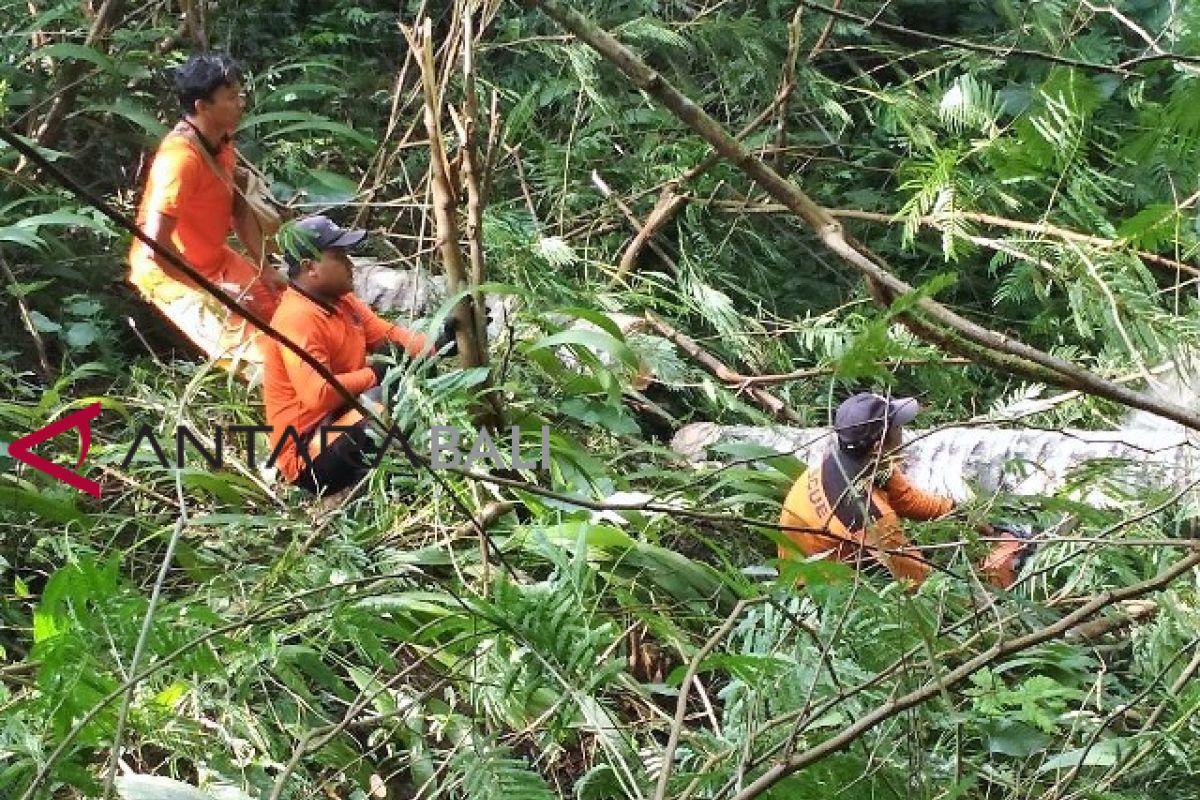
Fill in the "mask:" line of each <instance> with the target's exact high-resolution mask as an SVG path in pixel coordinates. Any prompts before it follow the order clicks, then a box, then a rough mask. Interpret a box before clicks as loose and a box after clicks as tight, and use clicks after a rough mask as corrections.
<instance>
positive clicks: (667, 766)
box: [654, 598, 763, 800]
mask: <svg viewBox="0 0 1200 800" xmlns="http://www.w3.org/2000/svg"><path fill="white" fill-rule="evenodd" d="M762 600H763V598H754V599H750V600H738V601H737V605H735V606H734V607H733V611H731V612H729V616H728V617H726V618H725V622H724V623H722V625H721V627H720V628H717V632H716V633H714V634H713V635H712V636H710V637H708V641H706V642H705V643H704V646H703V647H701V648H700V649H699V650H697V651H696V654H695V655H694V656H692V660H691V662H690V663H689V664H688V668H687V674H686V675H684V677H683V683H682V684H680V686H679V699H678V700H677V701H676V702H675V720H674V722H672V724H671V734H670V736H669V737H668V738H667V747H666V749H665V750H663V755H662V769H661V770H660V771H659V773H658V785H657V787H656V788H655V790H654V800H665V798H666V796H667V781H668V780H670V778H671V762H672V761H673V760H674V758H675V748H676V746H678V744H679V734H680V731H682V730H683V720H684V717H686V716H687V698H688V690H689V689H690V688H691V686H692V680H693V679H694V678H695V677H696V672H697V671H698V670H699V669H700V662H702V661H704V659H705V658H706V657H707V656H708V654H709V653H711V652H712V649H713V648H714V647H716V646H717V645H718V644H719V643H720V641H721V640H722V639H724V638H725V637H726V636H727V635H728V634H729V632H730V631H731V630H733V626H734V623H736V622H737V620H738V617H740V616H741V615H742V612H743V611H744V610H746V608H747V607H748V606H751V605H755V604H757V603H760V602H762Z"/></svg>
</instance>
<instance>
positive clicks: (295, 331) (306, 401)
mask: <svg viewBox="0 0 1200 800" xmlns="http://www.w3.org/2000/svg"><path fill="white" fill-rule="evenodd" d="M271 326H272V327H274V328H275V329H276V330H278V331H279V332H280V333H282V334H283V335H285V336H287V337H288V338H289V339H291V340H292V341H293V342H295V343H296V344H298V345H300V347H302V348H303V349H304V350H305V351H306V352H307V353H308V354H309V355H311V356H312V357H313V358H315V359H316V360H317V361H318V362H320V363H321V364H323V365H325V367H327V368H328V369H329V371H330V372H332V373H333V374H334V376H335V377H337V379H338V382H339V383H341V384H342V385H343V386H345V387H346V388H347V389H349V390H350V391H351V392H352V393H354V394H359V393H361V392H364V391H366V390H367V389H369V388H371V387H372V386H374V385H375V373H374V372H373V371H372V370H371V368H370V367H369V366H367V353H368V351H369V349H371V348H374V347H376V346H377V345H379V344H381V343H382V342H384V341H393V342H396V343H397V344H399V345H401V346H402V347H404V349H405V350H407V351H408V353H409V354H410V355H412V356H421V355H427V354H428V353H429V351H430V346H429V342H428V340H427V338H426V337H425V336H423V335H422V334H420V333H416V332H414V331H410V330H408V329H406V328H402V327H400V326H398V325H395V324H393V323H391V322H388V321H387V320H385V319H381V318H380V317H378V316H376V314H375V312H373V311H372V310H371V309H370V307H368V306H367V304H366V303H364V302H363V301H362V300H360V299H359V298H357V297H355V296H354V295H353V294H345V295H342V297H340V298H339V299H338V301H337V303H334V304H329V303H325V302H323V301H321V300H319V299H317V298H315V297H312V296H310V295H308V294H305V293H303V292H301V291H300V290H298V289H297V288H296V287H295V286H292V287H290V288H288V289H287V290H286V291H284V293H283V298H282V299H281V300H280V303H279V309H278V310H277V311H276V312H275V316H274V317H272V319H271ZM262 347H263V367H264V372H263V399H264V401H265V403H266V407H267V424H268V425H270V426H271V429H272V430H271V449H272V451H274V450H275V448H276V447H279V446H280V445H279V442H280V439H282V438H284V436H285V433H286V431H287V429H288V427H289V426H291V428H292V429H293V430H294V431H295V432H296V434H297V436H304V435H305V434H306V433H308V432H309V431H312V430H313V429H315V428H316V427H318V426H319V425H320V424H322V421H323V420H325V419H326V417H327V416H328V415H329V414H330V413H331V412H333V411H335V410H337V409H338V408H339V407H340V406H342V405H343V403H344V401H343V400H342V397H341V395H339V394H338V393H337V391H336V390H335V389H334V387H333V385H332V384H330V383H329V382H327V381H326V380H325V379H324V378H323V377H321V375H320V374H319V373H318V372H317V371H316V370H315V369H313V368H312V367H311V366H309V365H308V364H306V363H305V362H304V361H303V360H301V359H300V357H299V356H297V355H296V354H295V353H293V352H292V351H291V350H288V349H287V348H285V347H283V346H282V345H280V344H279V343H278V342H276V341H275V340H273V339H271V340H267V341H266V342H265V343H264V344H263V345H262ZM276 463H277V464H278V466H279V471H280V472H282V473H283V474H284V475H285V476H286V477H287V478H288V480H291V481H294V480H296V478H297V477H298V476H299V475H300V471H301V469H303V467H304V459H303V458H302V457H301V456H300V454H299V453H298V452H297V450H296V443H295V440H294V439H293V438H292V437H290V436H289V437H287V439H286V441H285V442H284V443H283V445H282V448H281V449H280V451H279V455H278V458H277V459H276Z"/></svg>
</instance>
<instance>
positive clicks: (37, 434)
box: [8, 403, 100, 498]
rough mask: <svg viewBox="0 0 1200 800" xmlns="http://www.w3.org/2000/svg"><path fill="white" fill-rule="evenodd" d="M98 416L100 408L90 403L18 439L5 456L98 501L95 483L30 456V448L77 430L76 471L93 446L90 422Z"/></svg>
mask: <svg viewBox="0 0 1200 800" xmlns="http://www.w3.org/2000/svg"><path fill="white" fill-rule="evenodd" d="M98 416H100V404H99V403H92V404H91V405H90V406H86V407H85V408H81V409H79V410H78V411H76V412H74V413H71V414H68V415H67V416H65V417H63V418H62V419H60V420H58V421H57V422H52V423H50V424H49V425H47V426H45V427H44V428H38V429H37V430H36V431H33V432H32V433H28V434H26V435H24V436H22V437H21V438H20V439H17V440H16V441H14V442H13V443H12V444H10V445H9V446H8V454H9V455H10V456H12V457H13V458H15V459H16V460H17V461H21V462H24V463H26V464H28V465H29V466H31V467H33V468H34V469H36V470H38V471H40V472H44V473H46V474H47V475H49V476H50V477H51V478H57V479H58V480H60V481H62V482H63V483H65V484H67V485H68V486H73V487H75V488H76V489H78V490H79V491H81V492H87V493H88V494H90V495H91V496H92V497H95V498H99V497H100V484H98V483H96V482H95V481H89V480H88V479H87V478H85V477H83V476H82V475H79V474H78V473H75V472H71V470H69V469H65V468H63V467H60V466H59V465H58V464H55V463H53V462H51V461H47V460H46V459H44V458H42V457H41V456H38V455H34V454H33V453H31V452H29V448H31V447H34V446H36V445H39V444H41V443H42V442H44V441H46V440H47V439H53V438H54V437H55V436H58V435H59V434H60V433H62V432H63V431H69V430H71V429H72V428H76V429H78V430H79V441H80V444H81V447H80V448H79V460H78V461H76V462H75V469H79V466H80V465H81V464H83V459H84V457H85V456H87V452H88V448H89V447H91V445H92V426H91V424H90V422H91V420H93V419H95V418H96V417H98Z"/></svg>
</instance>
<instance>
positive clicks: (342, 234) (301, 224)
mask: <svg viewBox="0 0 1200 800" xmlns="http://www.w3.org/2000/svg"><path fill="white" fill-rule="evenodd" d="M365 238H367V232H366V231H364V230H357V229H351V228H342V227H339V226H338V225H336V224H334V222H333V220H331V219H330V218H329V217H327V216H325V215H323V214H317V215H315V216H311V217H304V218H303V219H300V220H297V221H296V222H295V223H294V224H293V225H292V231H291V235H290V236H284V237H280V249H281V250H282V251H283V257H284V259H286V260H287V262H288V265H289V266H291V267H297V266H299V265H300V262H301V261H303V260H304V259H306V258H313V257H315V256H316V255H318V254H319V253H320V252H321V251H322V250H328V249H329V248H331V247H342V248H346V249H349V248H351V247H355V246H356V245H359V244H361V243H362V241H363V239H365Z"/></svg>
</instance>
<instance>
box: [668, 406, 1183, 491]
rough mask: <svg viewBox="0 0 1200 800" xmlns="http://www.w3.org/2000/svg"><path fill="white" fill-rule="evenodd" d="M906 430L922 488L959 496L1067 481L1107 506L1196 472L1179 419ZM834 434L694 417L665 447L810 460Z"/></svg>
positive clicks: (690, 453)
mask: <svg viewBox="0 0 1200 800" xmlns="http://www.w3.org/2000/svg"><path fill="white" fill-rule="evenodd" d="M904 438H905V448H904V452H905V459H906V460H905V471H906V472H907V474H908V475H909V476H910V477H911V478H912V479H913V480H914V481H915V482H916V483H917V484H918V485H919V486H921V487H922V488H924V489H927V490H929V491H934V492H937V493H939V494H943V495H947V496H949V497H953V498H955V499H958V500H963V499H967V498H969V497H971V496H972V495H973V494H976V493H978V495H981V496H990V495H994V494H996V493H997V492H1003V493H1011V494H1018V495H1053V494H1056V493H1059V492H1063V490H1064V489H1066V490H1067V491H1066V492H1065V494H1066V495H1067V496H1070V497H1074V498H1076V499H1078V500H1081V501H1083V502H1086V503H1089V504H1092V505H1095V506H1098V507H1113V506H1115V505H1117V504H1118V503H1119V502H1120V499H1121V496H1122V495H1123V494H1125V493H1127V492H1132V494H1133V495H1134V496H1135V497H1137V496H1138V495H1140V494H1141V493H1143V492H1144V491H1146V490H1151V491H1152V490H1157V489H1166V490H1168V491H1184V490H1188V489H1191V488H1194V487H1195V486H1196V485H1197V483H1198V482H1200V448H1198V447H1197V444H1196V443H1195V442H1192V441H1189V439H1188V437H1187V436H1186V435H1185V432H1184V430H1183V429H1182V428H1178V427H1174V428H1172V429H1145V428H1128V429H1125V430H1119V431H1084V430H1063V431H1047V430H1033V429H1015V430H1010V429H1003V428H987V427H948V428H940V429H936V430H926V431H922V430H912V431H905V437H904ZM832 441H833V438H832V435H831V432H830V429H829V428H785V427H755V426H750V425H715V424H713V423H710V422H697V423H693V424H691V425H685V426H684V427H683V428H680V429H679V431H678V432H677V433H676V434H675V438H674V439H672V441H671V447H672V449H674V450H675V451H676V452H678V453H680V454H682V455H684V456H686V457H687V458H689V459H691V460H694V461H700V460H704V459H706V458H708V451H709V449H710V448H712V447H713V446H715V445H717V444H727V443H743V444H757V445H761V446H763V447H767V448H769V449H771V450H774V451H776V452H778V453H790V454H793V455H795V456H796V457H797V458H799V459H800V460H801V461H804V462H806V463H809V464H813V463H815V462H816V461H817V460H819V459H820V458H821V456H822V455H823V454H824V453H825V452H826V451H827V449H828V448H829V447H830V445H831V444H832ZM1089 476H1090V477H1089ZM1101 476H1102V477H1101ZM971 487H974V488H973V489H972V488H971Z"/></svg>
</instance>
